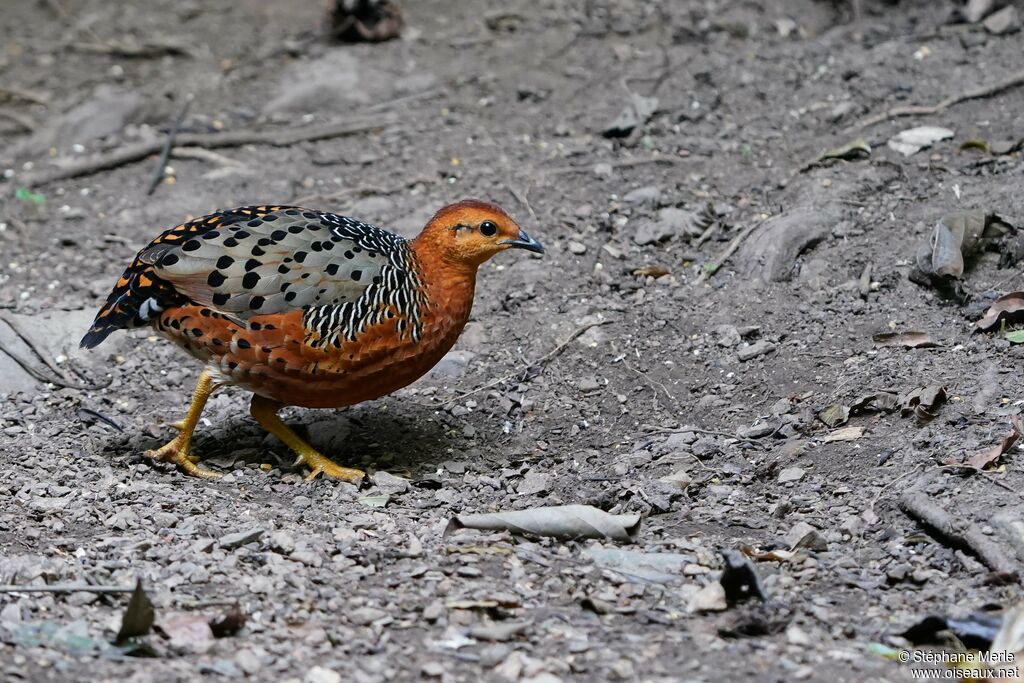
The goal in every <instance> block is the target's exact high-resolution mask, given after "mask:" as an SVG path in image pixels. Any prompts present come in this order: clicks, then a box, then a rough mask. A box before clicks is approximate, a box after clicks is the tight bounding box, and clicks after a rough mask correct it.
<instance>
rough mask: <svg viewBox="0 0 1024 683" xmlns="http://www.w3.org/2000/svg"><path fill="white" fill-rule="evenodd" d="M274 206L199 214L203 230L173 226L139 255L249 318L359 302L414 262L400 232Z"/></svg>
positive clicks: (216, 305) (179, 283)
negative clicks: (177, 229)
mask: <svg viewBox="0 0 1024 683" xmlns="http://www.w3.org/2000/svg"><path fill="white" fill-rule="evenodd" d="M270 209H271V210H270V211H267V209H266V207H247V208H243V209H234V210H232V211H224V212H220V213H217V214H211V215H210V216H206V217H204V218H202V219H198V220H199V221H200V222H202V224H203V229H202V230H198V231H196V230H191V231H189V230H185V231H183V233H184V234H182V235H181V236H180V237H179V238H177V239H167V236H168V234H169V233H172V232H173V230H172V231H168V233H164V235H162V236H161V237H160V238H158V239H157V240H155V241H154V242H153V243H152V244H151V245H150V246H149V247H147V248H146V249H144V250H143V251H142V252H141V253H140V254H139V259H140V260H141V261H142V262H143V263H148V264H151V265H152V268H153V273H154V275H156V277H158V278H159V279H160V280H164V281H166V282H168V283H170V284H171V286H173V287H174V289H175V290H177V292H179V293H180V294H182V295H184V296H186V297H188V298H189V299H191V300H192V301H194V302H196V303H198V304H201V305H204V306H208V307H210V308H213V309H216V310H218V311H222V312H224V313H227V314H229V315H232V316H234V317H237V318H241V319H246V318H249V317H252V316H255V315H265V314H270V313H283V312H287V311H292V310H297V309H306V310H309V309H310V308H313V307H326V306H343V305H345V304H355V303H356V302H358V301H359V300H360V299H361V298H364V295H365V294H366V293H367V290H368V289H370V288H375V287H374V286H375V285H376V286H379V285H382V283H383V282H384V281H385V280H386V279H393V278H394V277H395V276H396V271H397V272H398V273H401V272H404V271H405V270H407V269H408V267H409V263H408V253H409V251H410V250H409V247H408V243H407V242H406V241H405V240H404V239H403V238H401V237H399V236H398V235H395V234H393V233H390V232H387V231H386V230H382V229H380V228H377V227H375V226H372V225H369V224H367V223H361V222H359V221H356V220H353V219H351V218H347V217H345V216H338V215H335V214H331V213H324V212H320V211H310V210H307V209H301V208H298V207H270ZM195 222H196V221H193V223H195ZM182 227H184V226H182Z"/></svg>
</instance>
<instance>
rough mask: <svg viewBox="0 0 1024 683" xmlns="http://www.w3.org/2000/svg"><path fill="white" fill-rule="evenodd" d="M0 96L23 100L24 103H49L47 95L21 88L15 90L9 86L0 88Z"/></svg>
mask: <svg viewBox="0 0 1024 683" xmlns="http://www.w3.org/2000/svg"><path fill="white" fill-rule="evenodd" d="M0 96H3V97H9V98H11V99H18V100H25V101H26V102H32V103H34V104H47V103H49V101H50V98H49V97H48V96H47V95H44V94H42V93H37V92H32V91H31V90H24V89H23V88H15V87H14V86H10V85H5V86H0Z"/></svg>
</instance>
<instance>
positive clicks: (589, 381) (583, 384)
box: [576, 377, 601, 391]
mask: <svg viewBox="0 0 1024 683" xmlns="http://www.w3.org/2000/svg"><path fill="white" fill-rule="evenodd" d="M576 388H577V389H579V390H580V391H597V390H598V389H600V388H601V383H600V382H598V381H597V379H595V378H593V377H584V378H583V379H581V380H579V381H577V382H576Z"/></svg>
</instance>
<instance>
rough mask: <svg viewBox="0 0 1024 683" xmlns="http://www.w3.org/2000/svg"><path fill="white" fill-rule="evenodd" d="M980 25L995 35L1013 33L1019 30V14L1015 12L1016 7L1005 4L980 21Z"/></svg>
mask: <svg viewBox="0 0 1024 683" xmlns="http://www.w3.org/2000/svg"><path fill="white" fill-rule="evenodd" d="M982 25H983V26H984V27H985V30H986V31H988V32H989V33H991V34H993V35H996V36H1001V35H1004V34H1007V33H1015V32H1017V31H1019V30H1020V15H1019V14H1018V13H1017V8H1016V7H1014V6H1013V5H1007V6H1006V7H1004V8H1003V9H1001V10H999V11H998V12H995V13H994V14H990V15H989V16H988V17H987V18H986V19H985V21H983V22H982Z"/></svg>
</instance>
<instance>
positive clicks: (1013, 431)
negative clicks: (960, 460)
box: [964, 415, 1024, 470]
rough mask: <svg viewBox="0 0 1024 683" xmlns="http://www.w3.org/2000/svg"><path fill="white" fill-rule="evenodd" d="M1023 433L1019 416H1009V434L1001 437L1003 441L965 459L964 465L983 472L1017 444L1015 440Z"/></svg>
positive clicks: (1023, 425)
mask: <svg viewBox="0 0 1024 683" xmlns="http://www.w3.org/2000/svg"><path fill="white" fill-rule="evenodd" d="M1022 433H1024V424H1021V419H1020V415H1011V416H1010V433H1009V434H1007V435H1006V436H1004V437H1003V440H1002V441H1001V442H999V444H998V445H995V446H992V447H991V448H986V449H985V450H983V451H978V452H977V453H975V454H974V455H972V456H971V457H969V458H967V460H966V461H965V462H964V465H965V466H967V467H973V468H974V469H977V470H983V469H985V468H986V467H988V466H989V465H992V464H994V463H995V462H996V461H997V460H999V458H1000V457H1001V456H1002V455H1004V454H1005V453H1007V452H1009V450H1010V449H1011V448H1013V445H1014V444H1015V443H1017V439H1019V438H1020V437H1021V434H1022Z"/></svg>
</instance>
